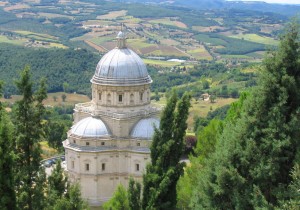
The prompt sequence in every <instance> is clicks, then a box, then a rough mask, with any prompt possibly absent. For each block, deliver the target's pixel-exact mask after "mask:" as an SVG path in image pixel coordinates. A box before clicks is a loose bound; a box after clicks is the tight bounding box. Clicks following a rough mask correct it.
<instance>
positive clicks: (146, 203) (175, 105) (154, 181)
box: [142, 92, 190, 209]
mask: <svg viewBox="0 0 300 210" xmlns="http://www.w3.org/2000/svg"><path fill="white" fill-rule="evenodd" d="M189 107H190V96H189V95H188V94H184V95H183V97H182V98H181V100H178V98H177V95H176V93H174V92H173V93H172V95H171V97H170V98H169V100H168V102H167V105H166V107H165V109H164V111H163V113H162V117H161V121H160V126H159V129H158V128H155V133H154V136H153V141H152V145H151V148H150V150H151V164H149V165H148V166H147V167H146V174H145V175H144V177H143V184H144V188H143V202H142V208H143V209H174V208H175V206H176V196H177V195H176V184H177V181H178V179H179V177H180V175H181V174H182V173H183V166H184V163H179V161H180V157H181V156H182V153H183V149H184V136H185V131H186V128H187V124H186V120H187V117H188V113H189Z"/></svg>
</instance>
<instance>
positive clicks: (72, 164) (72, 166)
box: [71, 160, 75, 169]
mask: <svg viewBox="0 0 300 210" xmlns="http://www.w3.org/2000/svg"><path fill="white" fill-rule="evenodd" d="M74 166H75V164H74V160H72V161H71V168H72V169H74Z"/></svg>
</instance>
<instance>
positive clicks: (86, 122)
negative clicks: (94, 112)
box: [71, 117, 109, 137]
mask: <svg viewBox="0 0 300 210" xmlns="http://www.w3.org/2000/svg"><path fill="white" fill-rule="evenodd" d="M71 134H74V135H77V136H82V137H101V136H106V135H109V132H108V130H107V128H106V125H105V124H104V122H102V120H100V119H96V118H93V117H87V118H84V119H82V120H80V121H79V122H77V123H76V124H75V125H74V126H73V127H72V129H71Z"/></svg>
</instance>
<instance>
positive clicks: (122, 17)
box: [0, 0, 298, 66]
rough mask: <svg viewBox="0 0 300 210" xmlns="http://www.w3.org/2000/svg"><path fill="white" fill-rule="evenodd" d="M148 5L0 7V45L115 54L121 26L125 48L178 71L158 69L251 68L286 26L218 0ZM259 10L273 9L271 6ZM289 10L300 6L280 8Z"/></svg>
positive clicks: (89, 1)
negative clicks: (182, 64) (183, 64)
mask: <svg viewBox="0 0 300 210" xmlns="http://www.w3.org/2000/svg"><path fill="white" fill-rule="evenodd" d="M147 2H148V3H147V5H146V7H147V9H146V10H145V5H144V4H140V3H126V4H124V1H122V2H112V1H103V0H102V1H98V0H80V1H76V3H75V4H74V3H72V2H69V1H56V0H53V1H52V0H51V1H49V0H41V1H30V2H29V1H20V2H19V1H18V2H17V1H9V2H6V1H5V2H4V1H3V2H2V1H1V2H0V17H1V19H0V42H2V43H11V44H15V45H21V46H26V47H34V48H53V47H54V48H72V49H73V48H85V49H87V50H89V51H98V52H101V53H105V52H107V51H108V50H110V49H112V48H114V47H115V44H114V39H115V36H116V32H117V31H119V30H120V25H121V24H122V23H123V24H124V25H125V31H126V32H127V35H128V38H129V39H128V44H129V46H130V47H131V48H132V49H133V50H134V51H136V52H137V53H138V54H140V56H142V57H144V58H147V59H148V62H149V63H151V64H153V63H155V62H158V61H157V59H158V58H159V59H160V60H162V61H163V62H162V61H160V62H159V65H165V66H172V65H176V63H174V64H172V63H171V64H170V63H164V61H167V60H168V59H174V58H177V59H183V60H187V61H188V63H191V64H192V65H193V64H194V63H198V62H201V61H211V60H219V61H225V62H227V61H230V62H232V61H234V62H242V61H251V62H257V61H260V60H261V58H262V54H263V52H264V51H265V50H267V49H270V48H274V47H276V46H277V43H278V34H279V33H280V31H281V29H282V27H283V25H284V23H285V22H286V21H287V20H288V16H287V15H283V14H280V12H279V13H270V12H265V11H268V9H265V10H264V12H259V11H254V9H253V10H252V9H251V10H245V9H247V8H248V7H244V6H245V5H244V4H243V3H236V4H234V5H233V3H232V2H224V1H221V0H216V1H197V0H194V1H181V0H178V1H174V2H175V3H173V4H172V5H170V4H165V3H166V2H163V4H162V1H153V2H152V4H151V5H149V1H147ZM157 4H159V5H157ZM240 4H241V5H242V6H240V7H241V8H243V9H241V8H240V7H239V6H237V5H240ZM181 5H182V6H181ZM191 5H197V6H198V7H199V8H196V9H195V8H194V7H193V8H190V7H191ZM247 5H248V4H247ZM249 5H250V4H249ZM253 7H257V6H253ZM265 7H266V8H269V10H273V9H272V8H273V5H269V4H267V5H265V6H264V7H262V8H265ZM280 8H285V7H280ZM292 10H293V11H294V10H295V11H297V10H298V7H293V9H290V8H289V9H287V10H286V9H284V11H292ZM274 11H276V10H274ZM187 14H188V15H187ZM149 60H150V61H149Z"/></svg>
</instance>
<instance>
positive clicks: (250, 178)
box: [190, 23, 300, 209]
mask: <svg viewBox="0 0 300 210" xmlns="http://www.w3.org/2000/svg"><path fill="white" fill-rule="evenodd" d="M299 38H300V36H299V27H298V26H297V25H296V24H295V23H292V24H290V25H289V28H288V29H287V32H286V34H285V35H284V36H283V37H282V40H281V44H280V47H279V49H278V51H276V52H271V53H270V54H269V55H268V56H267V58H266V59H265V61H264V63H263V70H262V74H261V76H260V82H259V86H258V87H257V88H255V89H254V90H253V91H252V92H251V95H250V96H249V97H248V98H247V99H246V101H245V102H244V104H243V108H242V111H241V113H240V114H239V116H238V117H236V118H235V120H233V121H231V122H228V123H227V124H226V126H225V127H224V130H223V133H222V134H221V135H220V137H219V138H217V142H216V147H215V152H213V153H212V154H211V155H210V156H209V157H208V158H207V159H205V161H204V163H203V164H202V168H201V170H197V173H196V176H195V177H197V179H196V180H195V182H196V185H195V186H194V190H193V192H192V194H193V196H192V199H191V202H190V208H192V209H275V208H277V207H278V208H284V206H288V207H291V206H296V205H298V204H295V202H296V199H297V198H298V197H297V196H298V194H297V193H295V188H298V187H299V174H298V173H299V168H298V167H299V166H298V165H297V163H299V161H300V139H299V138H300V127H299V124H300V118H299V113H300V108H299V107H300V93H299V91H298V90H299V88H300V74H299V71H300V63H299V60H300V54H299V51H300V43H299ZM291 174H292V175H291ZM298 190H299V188H298ZM296 191H297V190H296ZM291 192H294V193H291ZM292 209H293V208H292Z"/></svg>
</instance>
